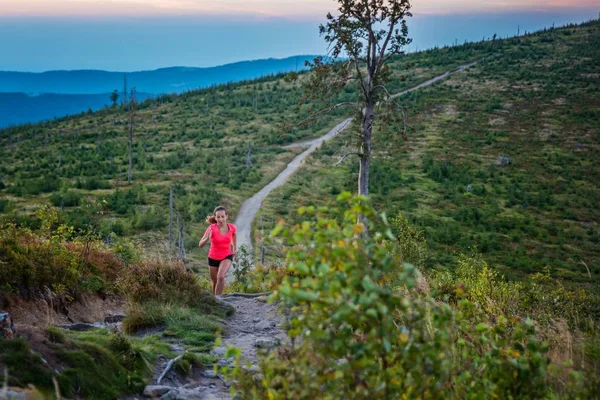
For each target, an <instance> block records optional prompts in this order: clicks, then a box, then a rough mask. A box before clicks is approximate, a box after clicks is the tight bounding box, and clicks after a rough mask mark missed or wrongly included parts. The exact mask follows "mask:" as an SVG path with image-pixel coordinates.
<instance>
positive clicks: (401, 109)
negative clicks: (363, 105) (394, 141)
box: [373, 85, 408, 135]
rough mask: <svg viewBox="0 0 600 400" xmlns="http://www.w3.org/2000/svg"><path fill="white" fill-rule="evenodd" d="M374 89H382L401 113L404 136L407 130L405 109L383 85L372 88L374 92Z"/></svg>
mask: <svg viewBox="0 0 600 400" xmlns="http://www.w3.org/2000/svg"><path fill="white" fill-rule="evenodd" d="M376 89H383V91H384V92H385V93H386V95H387V96H388V100H389V101H391V102H392V103H394V104H395V105H396V107H398V108H399V109H400V112H401V113H402V122H403V124H404V134H405V135H406V129H407V128H408V119H407V117H406V109H405V108H404V107H403V106H402V105H401V104H400V103H398V102H397V101H396V100H395V99H394V96H393V95H391V94H390V92H389V91H388V90H387V88H386V87H385V86H384V85H377V86H375V87H374V88H373V90H376Z"/></svg>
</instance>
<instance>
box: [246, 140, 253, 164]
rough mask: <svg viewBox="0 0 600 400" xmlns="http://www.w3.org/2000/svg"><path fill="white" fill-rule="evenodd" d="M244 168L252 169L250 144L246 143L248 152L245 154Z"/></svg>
mask: <svg viewBox="0 0 600 400" xmlns="http://www.w3.org/2000/svg"><path fill="white" fill-rule="evenodd" d="M246 168H252V143H248V152H247V153H246Z"/></svg>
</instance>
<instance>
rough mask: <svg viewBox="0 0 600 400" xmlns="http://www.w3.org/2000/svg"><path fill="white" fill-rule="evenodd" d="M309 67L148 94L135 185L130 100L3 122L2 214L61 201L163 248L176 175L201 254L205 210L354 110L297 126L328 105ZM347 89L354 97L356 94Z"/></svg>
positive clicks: (192, 242)
mask: <svg viewBox="0 0 600 400" xmlns="http://www.w3.org/2000/svg"><path fill="white" fill-rule="evenodd" d="M487 51H488V50H487V46H478V45H472V46H465V47H460V48H456V49H455V50H454V51H453V52H444V51H433V52H427V53H421V54H418V55H414V56H411V57H407V58H405V59H399V60H396V61H395V62H394V63H393V64H392V65H393V69H394V74H393V75H394V82H393V84H392V86H391V87H392V89H393V90H400V89H402V88H405V87H410V86H414V85H416V84H418V83H420V82H422V81H424V80H427V79H429V78H430V77H431V76H434V75H436V74H439V73H442V72H443V71H445V70H447V69H449V68H453V67H455V66H457V65H460V64H462V63H464V62H467V61H470V60H472V59H474V58H477V57H481V55H482V54H485V53H487ZM306 77H307V75H306V74H301V75H300V76H299V78H298V79H297V80H296V81H289V80H287V79H285V77H284V76H277V77H270V78H265V79H261V80H258V81H251V82H242V83H239V84H230V85H223V86H219V87H214V88H211V89H206V90H200V91H195V92H190V93H187V94H184V95H179V96H177V95H172V96H163V97H161V98H159V99H155V100H147V101H145V102H144V103H143V104H141V105H139V106H138V111H137V112H136V118H135V133H134V136H135V139H134V182H133V185H127V184H126V173H127V126H128V110H127V109H126V108H125V109H123V108H118V109H112V108H110V109H104V110H101V111H99V112H96V113H93V114H89V115H79V116H74V117H69V118H64V119H61V120H59V121H53V122H48V123H43V124H37V125H27V126H21V127H13V128H8V129H4V130H2V131H0V149H1V151H2V153H3V154H4V155H5V156H4V157H2V158H1V159H0V178H1V182H2V183H1V184H0V188H1V189H0V212H3V213H5V214H6V216H5V219H8V220H17V221H19V223H21V224H24V225H28V226H32V227H35V226H36V225H37V224H39V221H37V220H36V219H35V218H33V219H32V218H29V217H28V215H32V214H33V212H34V211H35V210H36V209H37V208H39V207H41V206H43V205H52V206H55V207H57V208H60V209H61V210H62V212H61V213H60V214H61V218H62V220H63V221H65V222H67V223H69V224H71V225H74V226H75V227H76V228H77V229H85V228H86V227H88V226H90V225H91V226H92V227H93V228H94V229H95V230H96V232H98V233H99V234H100V235H101V236H102V237H103V238H107V237H108V236H109V235H110V234H111V232H113V233H115V234H117V235H120V236H127V237H133V238H136V239H139V241H141V242H143V243H145V244H147V245H152V244H159V245H160V247H164V243H165V240H166V238H167V228H166V225H167V223H168V214H167V206H168V197H169V196H168V192H169V187H170V186H171V185H174V189H175V190H174V191H175V201H176V205H177V209H178V210H179V212H180V214H181V216H182V220H184V221H185V224H186V227H185V233H186V237H185V245H186V250H187V251H188V252H189V253H190V257H191V259H192V264H193V260H194V259H198V260H202V261H201V262H202V264H203V263H204V261H203V260H204V257H202V254H203V253H202V252H200V251H199V250H197V246H196V244H197V240H198V235H199V232H200V231H201V229H202V228H201V227H202V226H204V225H203V224H204V222H203V220H204V217H205V216H206V214H208V213H209V212H211V211H212V209H213V207H214V206H215V205H216V204H220V203H223V204H225V205H227V206H229V207H230V209H231V210H232V211H233V215H235V211H236V210H237V208H238V207H239V205H240V204H241V201H242V200H243V199H245V198H247V197H249V196H251V195H252V194H253V193H254V192H256V191H257V190H258V189H259V188H261V187H262V186H264V185H265V184H266V183H267V182H269V181H270V180H271V179H273V178H274V177H275V176H276V174H277V173H278V172H279V171H280V170H281V169H283V168H284V166H285V164H286V163H287V162H288V161H289V160H291V159H292V158H293V157H294V156H295V155H296V154H297V153H298V152H299V151H301V150H300V149H284V148H282V145H283V144H287V143H291V142H293V141H298V140H303V139H306V138H311V137H316V136H318V135H321V134H324V133H325V132H327V131H328V129H330V128H331V127H332V126H334V125H335V124H336V123H337V122H338V121H340V120H342V119H343V118H344V117H345V114H344V110H336V111H335V112H332V113H330V114H326V115H322V116H320V117H319V118H318V119H317V120H316V121H315V123H312V124H310V125H305V126H297V125H296V124H297V122H299V121H300V120H302V119H304V117H305V116H306V115H307V114H308V113H309V112H310V111H309V110H310V109H312V108H313V107H318V106H319V104H314V103H310V102H309V101H308V100H307V99H306V98H305V93H303V89H302V84H303V82H304V81H305V79H306ZM342 98H343V99H346V100H348V99H353V98H354V92H353V91H352V90H348V91H346V92H345V93H343V95H342ZM250 145H251V151H250V160H251V166H248V163H247V161H248V148H249V146H250ZM233 215H232V216H233Z"/></svg>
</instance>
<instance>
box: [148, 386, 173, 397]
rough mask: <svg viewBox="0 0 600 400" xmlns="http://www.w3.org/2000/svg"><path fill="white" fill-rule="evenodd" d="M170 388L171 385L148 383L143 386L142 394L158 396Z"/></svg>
mask: <svg viewBox="0 0 600 400" xmlns="http://www.w3.org/2000/svg"><path fill="white" fill-rule="evenodd" d="M171 389H173V388H172V387H171V386H162V385H148V386H146V387H145V388H144V396H146V397H160V396H162V395H163V394H165V393H167V392H168V391H169V390H171Z"/></svg>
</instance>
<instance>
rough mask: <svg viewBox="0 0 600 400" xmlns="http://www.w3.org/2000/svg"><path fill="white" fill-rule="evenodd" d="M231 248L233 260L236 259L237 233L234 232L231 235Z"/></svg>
mask: <svg viewBox="0 0 600 400" xmlns="http://www.w3.org/2000/svg"><path fill="white" fill-rule="evenodd" d="M231 247H232V250H233V258H236V259H237V232H234V233H233V235H231Z"/></svg>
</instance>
